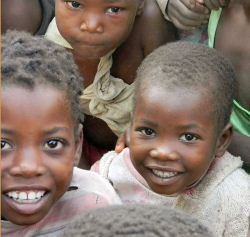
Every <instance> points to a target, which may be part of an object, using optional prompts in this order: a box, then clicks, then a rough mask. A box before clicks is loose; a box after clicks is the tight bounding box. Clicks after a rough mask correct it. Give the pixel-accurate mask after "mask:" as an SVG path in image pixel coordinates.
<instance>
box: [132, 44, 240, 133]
mask: <svg viewBox="0 0 250 237" xmlns="http://www.w3.org/2000/svg"><path fill="white" fill-rule="evenodd" d="M151 87H158V88H165V89H166V93H167V91H168V90H171V89H173V88H175V87H179V88H186V89H191V90H192V91H193V90H195V91H201V92H202V93H203V94H205V95H206V96H210V98H211V102H212V104H211V105H212V106H213V108H214V112H215V116H216V117H215V119H217V120H215V121H218V128H219V129H220V128H221V129H222V128H224V126H225V125H226V124H227V123H228V122H229V118H230V114H231V112H232V104H233V99H235V98H236V96H237V91H238V88H237V87H238V85H237V80H236V75H235V72H234V69H233V67H232V65H231V63H230V62H229V60H227V59H226V58H225V57H224V56H222V55H221V54H220V53H218V52H217V51H216V50H215V49H211V48H208V47H207V46H205V45H202V44H198V43H191V42H181V41H179V42H174V43H168V44H166V45H164V46H161V47H159V48H158V49H156V50H154V51H153V52H152V53H151V54H150V55H149V56H147V57H146V58H145V60H144V61H143V62H142V64H141V66H140V67H139V69H138V71H137V79H136V91H135V94H136V96H135V99H136V97H137V96H138V95H140V94H142V93H147V89H149V88H151ZM208 98H209V97H208Z"/></svg>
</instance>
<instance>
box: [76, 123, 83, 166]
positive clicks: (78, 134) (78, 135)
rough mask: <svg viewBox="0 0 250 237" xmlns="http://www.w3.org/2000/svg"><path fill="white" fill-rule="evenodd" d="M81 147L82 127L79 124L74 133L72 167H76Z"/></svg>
mask: <svg viewBox="0 0 250 237" xmlns="http://www.w3.org/2000/svg"><path fill="white" fill-rule="evenodd" d="M82 145H83V126H82V124H79V126H78V129H77V132H76V152H75V160H74V166H78V164H79V162H80V159H81V156H82Z"/></svg>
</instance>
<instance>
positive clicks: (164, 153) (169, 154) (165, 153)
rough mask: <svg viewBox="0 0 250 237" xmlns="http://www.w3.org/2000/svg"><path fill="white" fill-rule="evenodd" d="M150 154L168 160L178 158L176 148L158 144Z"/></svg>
mask: <svg viewBox="0 0 250 237" xmlns="http://www.w3.org/2000/svg"><path fill="white" fill-rule="evenodd" d="M150 156H151V157H153V158H156V159H159V160H164V161H165V160H169V161H176V160H179V159H180V155H179V153H178V152H177V151H176V149H174V148H171V147H170V146H167V145H165V146H159V147H157V148H154V149H152V150H151V151H150Z"/></svg>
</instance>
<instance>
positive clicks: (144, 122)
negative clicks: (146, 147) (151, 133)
mask: <svg viewBox="0 0 250 237" xmlns="http://www.w3.org/2000/svg"><path fill="white" fill-rule="evenodd" d="M140 123H142V124H143V125H145V126H148V127H158V124H157V123H155V122H152V121H149V120H145V119H141V120H140Z"/></svg>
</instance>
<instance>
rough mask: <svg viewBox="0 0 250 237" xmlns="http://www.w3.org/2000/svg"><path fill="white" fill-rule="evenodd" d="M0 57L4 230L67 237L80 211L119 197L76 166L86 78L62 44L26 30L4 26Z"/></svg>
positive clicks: (12, 232)
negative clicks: (81, 95) (7, 29)
mask: <svg viewBox="0 0 250 237" xmlns="http://www.w3.org/2000/svg"><path fill="white" fill-rule="evenodd" d="M2 56H3V61H2V93H1V95H2V98H1V99H2V100H1V101H2V105H1V114H2V117H1V158H2V160H1V174H2V176H1V182H2V183H1V192H2V196H1V207H2V210H1V215H2V220H1V227H2V235H3V236H12V237H13V236H38V235H39V236H40V235H44V236H45V235H46V236H61V233H62V232H63V229H64V228H65V227H66V225H67V223H68V222H69V221H70V220H72V219H74V218H76V217H77V216H78V215H79V214H82V213H85V212H87V211H88V210H90V209H93V208H97V207H103V206H107V205H110V204H119V203H120V201H119V198H118V197H117V195H116V194H115V192H114V191H113V189H112V186H111V185H110V184H109V183H108V182H107V181H106V180H104V179H102V178H101V177H99V176H97V175H96V174H94V173H92V172H90V171H84V170H81V169H78V168H73V166H74V160H75V158H77V157H78V156H79V153H80V150H81V149H80V148H81V142H82V135H81V127H80V126H79V124H80V122H81V120H82V114H81V112H80V108H79V98H78V97H79V88H80V87H81V83H80V82H81V79H80V76H79V74H78V73H77V69H76V66H75V64H74V62H73V58H72V56H71V54H70V53H68V52H67V51H66V50H65V49H64V48H62V47H60V46H57V45H55V44H53V43H51V42H49V41H47V40H45V39H43V38H40V37H32V36H31V35H29V34H26V33H23V32H7V33H6V36H4V37H3V42H2ZM61 65H63V67H62V66H61Z"/></svg>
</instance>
